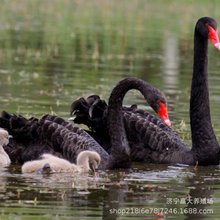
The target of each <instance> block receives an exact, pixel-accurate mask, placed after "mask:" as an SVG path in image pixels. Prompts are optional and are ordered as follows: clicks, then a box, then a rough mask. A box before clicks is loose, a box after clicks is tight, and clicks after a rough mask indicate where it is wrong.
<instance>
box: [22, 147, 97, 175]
mask: <svg viewBox="0 0 220 220" xmlns="http://www.w3.org/2000/svg"><path fill="white" fill-rule="evenodd" d="M100 161H101V158H100V155H99V154H98V153H97V152H95V151H88V150H86V151H82V152H80V153H79V155H78V156H77V161H76V164H74V163H70V162H69V161H68V160H65V159H62V158H59V157H56V156H54V155H52V154H43V155H42V156H41V159H39V160H33V161H28V162H26V163H24V164H23V166H22V168H21V170H22V173H34V172H40V171H44V169H49V171H50V172H52V173H61V172H71V173H84V172H89V170H92V171H95V170H96V169H97V168H98V165H99V164H100ZM90 165H91V166H90Z"/></svg>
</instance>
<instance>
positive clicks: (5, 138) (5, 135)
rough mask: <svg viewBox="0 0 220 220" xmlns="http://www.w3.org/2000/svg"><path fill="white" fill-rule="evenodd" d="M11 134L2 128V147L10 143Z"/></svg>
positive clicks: (0, 138)
mask: <svg viewBox="0 0 220 220" xmlns="http://www.w3.org/2000/svg"><path fill="white" fill-rule="evenodd" d="M9 137H10V136H9V134H8V131H6V130H5V129H3V128H0V145H1V146H5V145H7V144H8V143H9Z"/></svg>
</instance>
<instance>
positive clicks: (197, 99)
mask: <svg viewBox="0 0 220 220" xmlns="http://www.w3.org/2000/svg"><path fill="white" fill-rule="evenodd" d="M207 50H208V39H207V38H204V37H202V36H201V35H199V34H198V33H197V32H196V31H195V37H194V66H193V77H192V87H191V99H190V125H191V131H192V144H193V147H192V149H193V150H198V149H199V151H202V150H203V148H204V149H205V148H206V149H207V147H209V146H210V147H211V146H213V147H214V145H215V146H216V144H217V141H216V137H215V134H214V131H213V128H212V124H211V117H210V108H209V91H208V73H207V67H208V57H207V52H208V51H207ZM217 145H218V144H217Z"/></svg>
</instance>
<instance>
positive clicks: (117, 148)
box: [108, 78, 150, 168]
mask: <svg viewBox="0 0 220 220" xmlns="http://www.w3.org/2000/svg"><path fill="white" fill-rule="evenodd" d="M149 86H150V85H149ZM131 89H137V90H139V91H140V92H141V93H142V94H143V95H145V96H146V94H150V91H149V90H150V88H148V84H147V83H144V84H143V82H142V81H141V80H138V79H135V80H133V79H132V78H131V80H128V79H126V80H124V81H121V82H120V83H119V84H117V86H116V87H115V88H114V89H113V90H112V93H111V96H110V98H109V107H108V126H109V136H110V138H111V155H110V157H111V158H114V160H113V162H112V166H113V167H111V168H114V166H115V167H117V166H119V167H123V165H124V168H127V167H129V166H130V159H129V158H130V148H129V144H128V140H127V137H126V132H125V127H124V122H123V113H122V104H123V99H124V96H125V94H126V93H127V92H128V91H129V90H131ZM144 90H147V91H144ZM145 98H146V99H147V97H145ZM114 163H115V164H114Z"/></svg>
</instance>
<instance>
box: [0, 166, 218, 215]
mask: <svg viewBox="0 0 220 220" xmlns="http://www.w3.org/2000/svg"><path fill="white" fill-rule="evenodd" d="M12 173H13V174H12ZM219 173H220V170H219V168H218V167H212V168H211V169H210V168H201V170H200V169H197V170H194V168H193V167H188V166H182V165H177V166H164V165H157V166H156V165H144V166H143V165H140V164H137V166H134V167H133V168H132V170H130V171H111V172H110V171H109V172H104V171H99V172H98V173H96V175H95V176H91V175H79V176H72V174H66V173H63V174H50V175H39V174H35V175H33V174H28V175H27V174H25V175H24V174H20V171H19V168H18V167H13V166H11V167H10V169H9V170H5V171H3V172H2V173H1V176H0V177H1V185H0V194H1V196H0V206H1V213H0V217H1V219H4V218H6V216H8V217H9V219H22V218H23V217H26V218H27V219H29V218H30V219H32V218H34V219H35V218H36V219H37V217H39V218H41V219H51V218H52V217H55V218H58V219H72V218H73V217H76V218H88V219H93V218H97V219H99V218H100V219H101V218H102V217H103V218H104V219H115V218H116V217H117V216H118V217H120V219H126V218H128V217H129V219H136V218H137V217H138V216H139V217H140V216H142V217H146V218H150V219H156V218H159V219H160V218H161V219H163V217H166V218H172V216H175V215H177V213H179V214H181V215H182V217H183V214H185V217H183V218H181V217H180V219H186V216H189V219H192V213H193V216H194V217H195V219H196V218H198V217H204V218H208V217H209V216H210V217H211V216H213V215H215V216H218V214H219V210H218V208H217V207H218V205H219V199H217V198H218V194H219V193H218V186H217V183H218V182H219V180H220V177H219ZM213 183H214V185H215V186H214V185H213ZM199 210H200V211H199ZM160 211H162V212H163V213H160V216H159V217H158V216H157V215H159V214H158V213H157V212H160ZM188 212H189V213H188ZM197 212H198V213H197ZM199 212H200V213H199ZM202 212H203V213H204V214H203V213H202ZM205 212H206V213H205ZM15 216H17V217H18V218H17V217H15ZM161 216H163V217H161Z"/></svg>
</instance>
